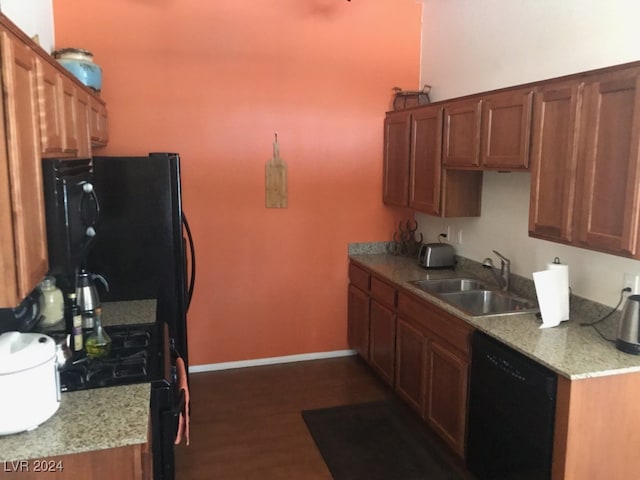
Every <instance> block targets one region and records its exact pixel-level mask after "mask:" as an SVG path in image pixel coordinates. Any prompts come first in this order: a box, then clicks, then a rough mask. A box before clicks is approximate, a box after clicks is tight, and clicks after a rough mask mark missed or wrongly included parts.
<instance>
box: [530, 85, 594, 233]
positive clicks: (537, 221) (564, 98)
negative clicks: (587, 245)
mask: <svg viewBox="0 0 640 480" xmlns="http://www.w3.org/2000/svg"><path fill="white" fill-rule="evenodd" d="M581 102H582V83H580V82H579V81H577V80H576V81H570V82H563V83H560V84H558V85H554V84H552V85H548V86H545V87H541V88H539V89H537V90H536V92H535V95H534V108H533V122H532V142H531V201H530V206H529V234H530V235H531V236H535V237H541V238H545V239H548V240H556V241H562V242H571V240H572V238H573V222H574V212H573V205H574V200H575V191H576V178H575V174H576V166H577V155H578V132H579V130H578V125H579V120H580V107H581Z"/></svg>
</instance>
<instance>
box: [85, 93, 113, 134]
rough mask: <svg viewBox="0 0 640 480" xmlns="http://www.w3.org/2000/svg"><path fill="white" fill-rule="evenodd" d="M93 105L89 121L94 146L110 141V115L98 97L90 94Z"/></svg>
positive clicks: (90, 102) (90, 101)
mask: <svg viewBox="0 0 640 480" xmlns="http://www.w3.org/2000/svg"><path fill="white" fill-rule="evenodd" d="M89 104H90V107H91V111H90V115H91V119H90V122H89V125H90V130H91V143H92V145H94V146H104V145H106V144H107V143H108V142H109V117H108V115H107V107H106V106H105V105H104V104H103V103H101V102H100V101H99V100H98V99H97V98H95V97H93V96H90V98H89Z"/></svg>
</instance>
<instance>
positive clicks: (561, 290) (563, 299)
mask: <svg viewBox="0 0 640 480" xmlns="http://www.w3.org/2000/svg"><path fill="white" fill-rule="evenodd" d="M547 270H553V271H556V272H560V273H559V275H561V278H560V279H559V280H558V285H557V288H558V295H559V296H560V298H559V302H560V321H562V322H564V321H566V320H569V265H563V264H561V263H548V264H547Z"/></svg>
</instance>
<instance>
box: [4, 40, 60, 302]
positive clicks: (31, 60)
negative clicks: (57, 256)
mask: <svg viewBox="0 0 640 480" xmlns="http://www.w3.org/2000/svg"><path fill="white" fill-rule="evenodd" d="M0 47H1V51H2V83H3V100H4V102H3V108H4V110H5V111H4V121H5V125H4V127H5V135H3V136H2V143H3V144H4V145H3V148H2V149H0V163H5V164H6V165H7V166H8V177H7V178H4V177H3V176H0V179H3V180H5V181H8V185H0V191H3V190H5V189H6V190H5V191H8V192H10V202H11V216H10V221H7V218H6V215H5V214H3V213H2V212H0V222H1V223H0V230H1V234H2V235H1V236H2V239H3V240H2V243H3V247H2V257H3V258H2V261H0V265H1V266H2V272H1V273H2V284H1V285H2V288H0V305H1V306H3V307H6V306H12V307H15V306H17V305H18V303H20V301H21V300H22V299H23V298H24V297H25V296H27V294H29V292H30V291H31V290H32V289H33V288H34V287H35V286H36V285H37V284H38V283H39V282H40V281H41V280H42V278H43V277H44V275H45V274H46V273H47V270H48V268H49V265H48V257H47V233H46V226H45V213H44V198H43V195H44V194H43V189H42V165H41V158H40V152H41V146H40V131H39V123H38V119H39V116H38V91H37V78H36V77H37V74H36V58H37V56H36V54H35V53H34V52H33V50H31V49H30V48H29V47H27V46H25V45H24V44H23V43H22V42H21V41H20V40H19V39H17V38H15V37H14V36H13V35H11V34H10V33H8V32H6V31H0ZM5 142H6V143H5ZM5 147H6V148H5ZM4 208H6V206H4ZM5 242H6V243H5ZM8 244H10V245H12V247H13V248H12V250H13V252H10V253H9V252H7V250H8V249H7V245H8ZM11 253H13V255H11ZM9 255H10V256H9Z"/></svg>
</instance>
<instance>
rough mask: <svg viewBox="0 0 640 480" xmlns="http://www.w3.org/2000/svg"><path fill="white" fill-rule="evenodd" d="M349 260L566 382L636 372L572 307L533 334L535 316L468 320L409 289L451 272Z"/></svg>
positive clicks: (402, 260) (368, 257) (385, 258)
mask: <svg viewBox="0 0 640 480" xmlns="http://www.w3.org/2000/svg"><path fill="white" fill-rule="evenodd" d="M349 258H350V259H351V260H352V261H354V262H356V263H358V264H360V265H361V266H363V267H365V268H367V269H369V270H370V271H372V272H374V273H376V274H378V275H379V276H381V277H383V278H385V279H387V280H389V281H391V282H392V283H394V284H396V285H397V286H398V287H400V288H402V289H404V290H406V291H408V292H410V293H412V294H414V295H416V296H418V297H421V298H423V299H425V300H427V301H429V302H431V303H433V304H435V305H437V306H438V307H440V308H441V309H443V310H445V311H447V312H449V313H451V314H453V315H455V316H457V317H459V318H461V319H462V320H464V321H466V322H467V323H469V324H471V325H473V326H474V327H475V328H477V329H478V330H481V331H483V332H486V333H487V334H489V335H491V336H492V337H495V338H496V339H498V340H500V341H501V342H503V343H505V344H506V345H509V346H510V347H512V348H514V349H515V350H518V351H519V352H521V353H523V354H524V355H526V356H527V357H530V358H532V359H533V360H535V361H537V362H538V363H541V364H543V365H545V366H547V367H548V368H550V369H551V370H553V371H554V372H556V373H557V374H559V375H562V376H564V377H566V378H569V379H571V380H577V379H581V378H589V377H598V376H606V375H616V374H624V373H632V372H640V356H635V355H629V354H626V353H623V352H621V351H619V350H618V349H616V348H615V346H614V345H613V343H611V342H608V341H606V340H604V339H603V338H601V337H600V336H599V335H598V333H597V332H596V331H595V330H594V329H593V328H589V327H583V326H580V323H581V322H585V321H586V322H591V321H593V318H587V316H586V315H585V314H584V313H583V312H582V311H578V312H576V311H574V309H573V306H572V310H571V319H570V320H569V321H567V322H562V323H561V324H560V325H559V326H558V327H554V328H545V329H540V328H539V327H540V325H541V323H542V322H541V321H540V320H539V319H538V318H537V317H536V315H535V314H522V315H501V316H492V317H479V316H471V315H468V314H466V313H465V312H463V311H462V310H459V309H458V308H456V307H454V306H453V305H450V304H448V303H445V302H444V301H442V300H440V298H439V297H437V296H435V295H431V294H429V293H427V292H425V291H423V290H420V289H418V288H416V287H415V286H413V285H412V284H411V283H409V282H410V281H412V280H421V279H426V278H443V277H447V276H452V274H454V272H453V271H452V270H425V269H423V268H420V267H419V266H418V265H417V262H416V261H415V259H412V258H406V257H396V256H392V255H388V254H380V253H376V254H364V255H362V254H353V253H352V254H350V255H349ZM456 270H457V271H456V272H455V274H459V273H466V274H469V273H470V272H468V271H465V270H464V269H463V268H462V267H456ZM518 293H519V292H518ZM533 296H535V294H534V295H533ZM529 298H532V296H531V295H529Z"/></svg>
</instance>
